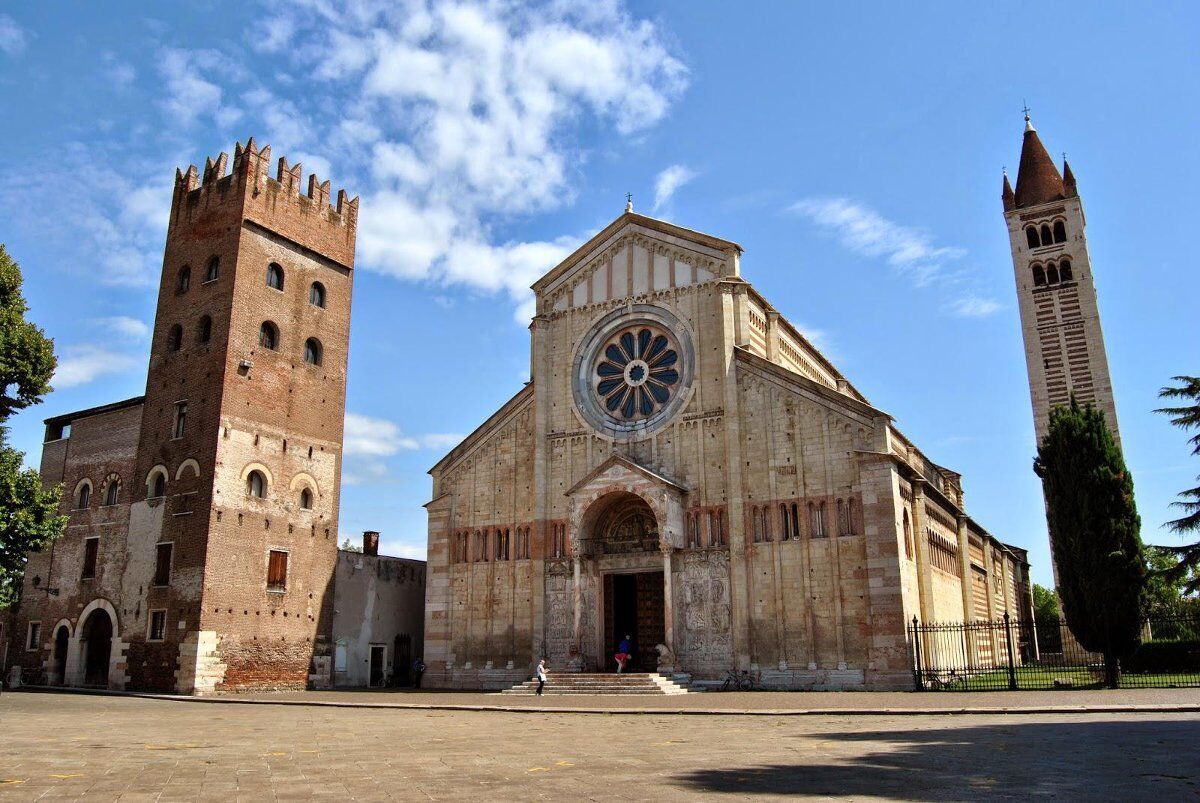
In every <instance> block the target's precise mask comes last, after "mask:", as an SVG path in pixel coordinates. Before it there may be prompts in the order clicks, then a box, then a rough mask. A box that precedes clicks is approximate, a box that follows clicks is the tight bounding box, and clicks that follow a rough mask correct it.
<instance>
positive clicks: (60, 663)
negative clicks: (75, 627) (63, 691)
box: [54, 625, 71, 686]
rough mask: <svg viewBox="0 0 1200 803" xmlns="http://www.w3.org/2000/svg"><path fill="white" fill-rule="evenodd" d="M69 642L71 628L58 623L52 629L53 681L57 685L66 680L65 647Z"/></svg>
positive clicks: (62, 683) (64, 682) (63, 683)
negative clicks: (56, 628)
mask: <svg viewBox="0 0 1200 803" xmlns="http://www.w3.org/2000/svg"><path fill="white" fill-rule="evenodd" d="M70 642H71V629H70V628H69V627H67V626H66V625H59V626H58V630H56V631H54V683H55V685H57V686H62V685H65V684H66V682H67V647H68V646H70Z"/></svg>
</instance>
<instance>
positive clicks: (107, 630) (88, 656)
mask: <svg viewBox="0 0 1200 803" xmlns="http://www.w3.org/2000/svg"><path fill="white" fill-rule="evenodd" d="M112 636H113V621H112V619H111V618H110V617H109V615H108V612H107V611H105V610H104V609H103V608H97V609H96V610H94V611H92V613H91V614H90V615H89V616H88V618H87V621H85V622H84V624H83V636H82V641H83V656H84V658H83V661H84V663H83V685H85V686H103V687H106V688H107V687H108V664H109V658H110V656H111V653H112Z"/></svg>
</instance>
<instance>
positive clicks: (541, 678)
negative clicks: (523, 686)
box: [537, 658, 546, 697]
mask: <svg viewBox="0 0 1200 803" xmlns="http://www.w3.org/2000/svg"><path fill="white" fill-rule="evenodd" d="M537 682H538V687H537V696H538V697H541V696H542V689H544V688H545V687H546V659H545V658H543V659H542V660H540V661H538V665H537Z"/></svg>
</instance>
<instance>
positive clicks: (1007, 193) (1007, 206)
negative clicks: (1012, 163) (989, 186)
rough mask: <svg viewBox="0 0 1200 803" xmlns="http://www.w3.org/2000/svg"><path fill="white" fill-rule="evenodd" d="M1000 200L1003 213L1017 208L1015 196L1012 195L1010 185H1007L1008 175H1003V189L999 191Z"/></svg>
mask: <svg viewBox="0 0 1200 803" xmlns="http://www.w3.org/2000/svg"><path fill="white" fill-rule="evenodd" d="M1000 200H1001V201H1003V202H1004V211H1005V212H1011V211H1012V210H1013V209H1015V208H1016V206H1017V200H1016V196H1014V195H1013V188H1012V184H1009V183H1008V173H1007V172H1005V174H1004V187H1003V188H1002V189H1001V190H1000Z"/></svg>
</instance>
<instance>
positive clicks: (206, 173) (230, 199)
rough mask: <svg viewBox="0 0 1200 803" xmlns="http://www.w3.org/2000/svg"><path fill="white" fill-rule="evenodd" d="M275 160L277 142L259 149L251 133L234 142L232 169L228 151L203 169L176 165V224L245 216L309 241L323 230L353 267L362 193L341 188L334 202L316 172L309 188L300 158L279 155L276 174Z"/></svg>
mask: <svg viewBox="0 0 1200 803" xmlns="http://www.w3.org/2000/svg"><path fill="white" fill-rule="evenodd" d="M270 161H271V146H270V145H264V146H263V147H262V148H259V147H258V145H257V143H255V141H254V138H253V137H251V138H250V139H249V140H247V142H246V144H245V145H242V143H241V142H237V143H235V144H234V150H233V164H232V169H230V161H229V154H228V153H225V152H224V151H222V152H221V153H219V154H217V156H216V157H211V156H210V157H208V158H206V159H205V160H204V168H203V170H200V169H199V168H197V167H196V165H194V164H193V165H188V168H187V170H183V169H181V168H176V170H175V189H174V193H173V195H172V199H171V225H172V226H176V225H185V226H186V225H189V224H196V223H198V222H199V221H200V220H201V219H209V218H211V217H212V216H214V215H222V216H223V215H241V216H242V217H243V218H244V219H247V220H251V221H254V222H255V223H258V224H259V225H262V226H264V227H266V228H269V229H272V230H277V231H279V232H280V233H281V234H284V235H285V236H291V234H289V232H293V233H295V234H296V235H297V236H296V237H295V238H294V239H296V240H297V241H298V242H301V243H302V244H305V245H309V242H308V240H309V239H311V238H312V236H313V235H314V234H316V233H317V232H323V234H322V235H321V239H322V240H323V242H324V243H325V244H326V245H328V244H329V242H330V238H331V237H332V238H333V239H334V240H337V241H339V242H340V244H341V248H339V249H337V250H338V251H339V252H340V253H338V254H330V256H332V257H333V258H335V259H336V260H337V261H339V262H342V263H343V264H346V265H347V266H349V265H352V264H353V261H354V257H353V254H354V241H355V231H356V229H357V226H358V204H359V200H358V197H357V196H355V197H354V198H350V196H349V194H348V193H347V192H346V190H344V189H339V190H338V191H337V196H336V198H335V199H334V203H333V204H332V205H331V203H330V199H331V190H330V182H329V180H328V179H326V180H325V181H322V180H320V178H318V177H317V175H316V174H315V173H311V174H309V176H308V183H307V188H306V189H303V188H302V185H301V178H302V166H301V164H300V163H299V162H297V163H295V164H289V163H288V160H287V157H284V156H281V157H279V160H278V162H277V163H276V166H275V176H274V178H272V177H271V176H270V175H269V173H270ZM227 171H228V172H227ZM331 229H333V231H331ZM338 229H340V230H341V231H340V234H339V233H338V232H337V231H336V230H338ZM316 250H321V251H324V250H325V249H324V248H317V249H316Z"/></svg>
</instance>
